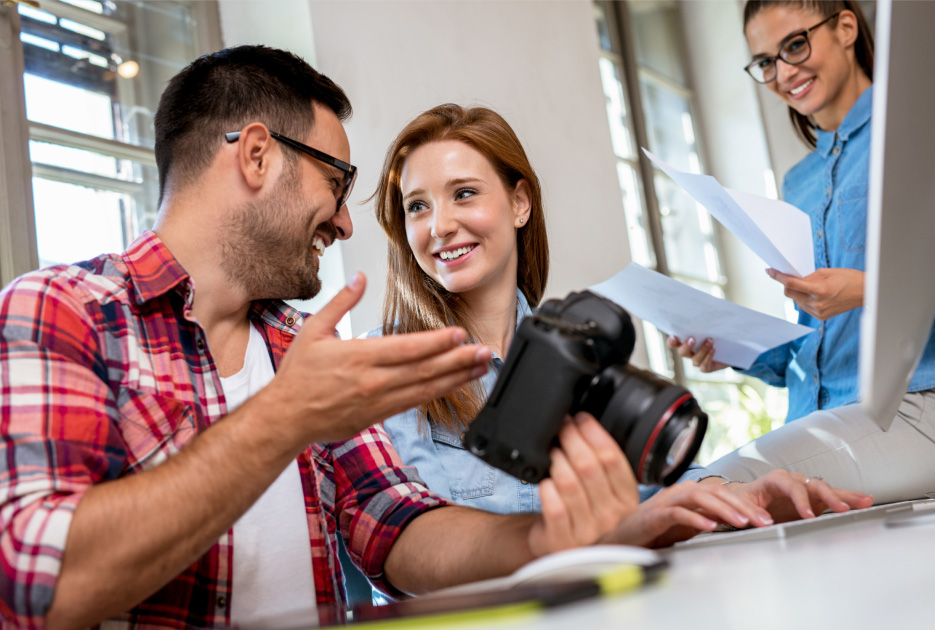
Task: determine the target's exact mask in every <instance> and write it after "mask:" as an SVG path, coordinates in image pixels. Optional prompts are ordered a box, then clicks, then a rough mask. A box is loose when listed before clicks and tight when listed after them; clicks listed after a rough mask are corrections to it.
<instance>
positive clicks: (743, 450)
mask: <svg viewBox="0 0 935 630" xmlns="http://www.w3.org/2000/svg"><path fill="white" fill-rule="evenodd" d="M707 468H708V469H710V470H711V471H712V472H715V473H716V474H719V475H723V476H724V477H727V478H728V479H734V480H737V481H751V480H753V479H756V478H757V477H761V476H762V475H765V474H766V473H768V472H769V471H771V470H773V469H776V468H785V469H786V470H788V471H790V472H800V473H804V474H806V475H808V476H810V477H815V476H820V477H822V478H824V480H825V481H827V482H828V483H830V484H831V485H832V486H835V487H836V488H843V489H847V490H859V491H861V492H865V493H867V494H871V495H873V497H874V503H877V504H879V503H892V502H893V501H905V500H908V499H918V498H924V497H925V493H927V492H935V390H931V389H930V390H926V391H924V392H914V393H911V394H906V397H905V398H903V401H902V403H900V405H899V411H898V412H897V414H896V418H895V420H894V421H893V424H892V425H891V426H890V428H889V430H887V431H883V430H882V429H880V427H879V426H878V425H877V423H876V422H874V421H873V419H872V418H870V417H869V416H867V415H866V413H865V412H864V411H863V409H862V408H861V407H860V406H858V405H847V406H844V407H839V408H837V409H828V410H822V411H816V412H814V413H811V414H809V415H807V416H804V417H802V418H799V419H798V420H795V421H793V422H790V423H788V424H786V425H784V426H782V427H781V428H779V429H776V430H775V431H770V432H769V433H767V434H766V435H764V436H762V437H760V438H757V439H756V440H754V441H752V442H750V443H749V444H746V445H744V446H741V447H740V448H738V449H737V450H736V451H734V452H733V453H728V454H727V455H725V456H724V457H722V458H721V459H719V460H717V461H716V462H714V463H713V464H710V465H709V466H707Z"/></svg>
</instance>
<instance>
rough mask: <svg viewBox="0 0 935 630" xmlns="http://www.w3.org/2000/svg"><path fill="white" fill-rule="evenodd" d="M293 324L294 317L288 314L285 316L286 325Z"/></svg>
mask: <svg viewBox="0 0 935 630" xmlns="http://www.w3.org/2000/svg"><path fill="white" fill-rule="evenodd" d="M294 325H295V317H293V316H292V315H290V316H289V317H287V318H286V326H294Z"/></svg>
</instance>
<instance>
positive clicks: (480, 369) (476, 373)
mask: <svg viewBox="0 0 935 630" xmlns="http://www.w3.org/2000/svg"><path fill="white" fill-rule="evenodd" d="M486 373H487V364H486V363H485V364H483V365H476V366H474V369H473V370H471V376H472V377H473V378H479V377H481V376H483V375H484V374H486Z"/></svg>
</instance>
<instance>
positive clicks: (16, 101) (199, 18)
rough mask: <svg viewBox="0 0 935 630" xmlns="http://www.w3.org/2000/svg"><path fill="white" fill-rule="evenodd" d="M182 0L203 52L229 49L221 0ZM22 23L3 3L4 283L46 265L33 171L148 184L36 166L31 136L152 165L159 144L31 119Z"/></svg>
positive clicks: (70, 11) (0, 229) (98, 19)
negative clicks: (38, 231)
mask: <svg viewBox="0 0 935 630" xmlns="http://www.w3.org/2000/svg"><path fill="white" fill-rule="evenodd" d="M176 1H177V2H178V4H182V5H185V6H186V7H187V8H188V9H189V10H190V11H191V16H192V19H193V22H194V28H193V31H192V38H193V48H194V49H195V51H196V54H205V53H210V52H212V51H214V50H218V49H219V48H221V47H222V37H221V24H220V16H219V12H218V2H217V0H203V1H195V0H176ZM41 9H42V10H43V11H46V12H48V13H52V14H53V15H55V16H57V17H59V18H66V19H72V20H75V21H78V22H81V23H84V24H87V25H88V26H91V27H93V28H98V29H99V30H104V31H108V32H121V31H125V30H126V28H127V25H126V24H124V23H123V22H120V21H119V20H115V19H113V18H111V17H108V16H101V15H95V14H93V13H91V12H89V11H85V10H83V9H81V8H78V7H75V6H73V5H70V4H68V3H65V2H61V1H60V0H42V5H41ZM20 30H21V24H20V16H19V13H18V11H17V7H16V4H10V5H9V6H3V7H0V286H6V285H7V284H9V283H10V282H11V281H12V280H13V279H14V278H16V277H18V276H20V275H22V274H24V273H26V272H29V271H32V270H34V269H37V268H38V267H39V252H38V243H37V237H36V217H35V206H34V200H33V184H32V181H33V177H37V176H38V177H43V178H46V179H50V180H53V181H60V182H65V183H70V184H76V185H82V186H90V187H93V188H99V189H104V190H112V191H115V192H122V193H133V192H136V191H139V189H140V187H141V184H139V183H135V182H121V181H119V180H115V179H111V178H107V177H102V176H98V175H93V174H89V173H83V172H79V171H74V170H71V169H67V168H62V167H55V166H48V165H44V164H36V165H34V164H32V162H31V160H30V156H29V141H30V140H36V141H40V142H49V143H52V144H57V145H61V146H65V147H70V148H75V149H82V150H87V151H93V152H95V153H100V154H103V155H106V156H108V157H114V158H116V159H124V160H131V161H133V162H136V163H139V164H142V165H144V166H155V165H156V158H155V155H154V153H153V151H152V150H151V149H148V148H146V147H141V146H138V145H134V144H129V143H124V142H120V141H116V140H108V139H105V138H98V137H95V136H90V135H87V134H83V133H80V132H75V131H71V130H68V129H63V128H59V127H55V126H52V125H46V124H42V123H36V122H32V121H29V120H28V118H27V116H26V96H25V88H24V84H23V74H24V72H25V63H24V54H23V47H22V45H21V43H20V39H19V34H20Z"/></svg>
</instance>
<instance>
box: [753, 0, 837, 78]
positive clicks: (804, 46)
mask: <svg viewBox="0 0 935 630" xmlns="http://www.w3.org/2000/svg"><path fill="white" fill-rule="evenodd" d="M840 14H841V12H840V11H838V12H837V13H835V14H834V15H830V16H828V17H826V18H825V19H823V20H822V21H821V22H819V23H818V24H816V25H815V26H812V27H809V28H807V29H805V30H804V31H798V32H796V33H792V34H791V35H789V36H788V37H786V38H785V39H784V40H782V41H781V42H779V54H778V55H776V56H775V57H767V56H766V55H757V56H756V57H754V58H753V61H751V62H750V63H748V64H747V65H746V67H745V68H744V70H746V71H747V74H749V75H750V76H751V77H753V80H754V81H756V82H757V83H769V82H770V81H774V80H775V79H776V75H777V74H778V73H777V71H776V60H778V59H782V60H783V61H785V62H786V63H787V64H789V65H790V66H797V65H799V64H800V63H805V61H806V60H807V59H808V58H809V56H810V55H811V54H812V46H811V44H810V43H809V41H808V34H809V33H811V32H812V31H814V30H815V29H816V28H818V27H819V26H821V25H822V24H825V23H827V22H830V21H831V20H833V19H834V18H836V17H838V15H840Z"/></svg>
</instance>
